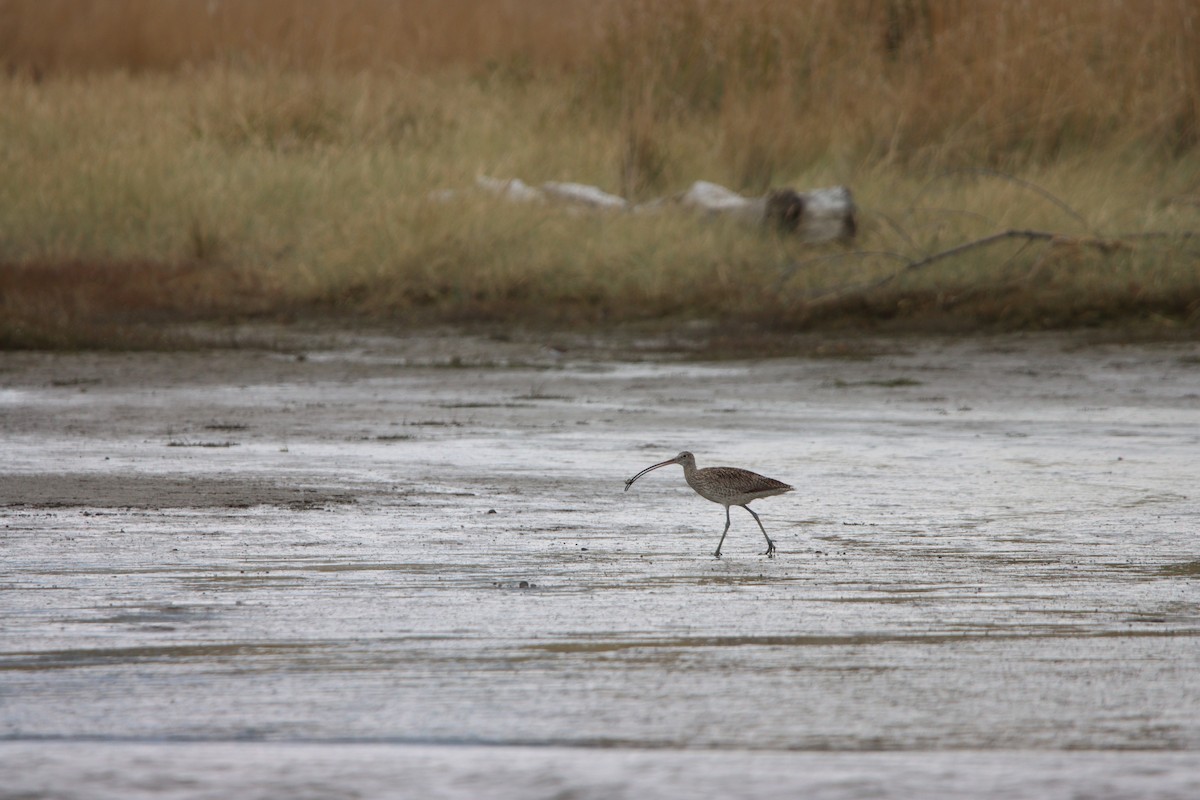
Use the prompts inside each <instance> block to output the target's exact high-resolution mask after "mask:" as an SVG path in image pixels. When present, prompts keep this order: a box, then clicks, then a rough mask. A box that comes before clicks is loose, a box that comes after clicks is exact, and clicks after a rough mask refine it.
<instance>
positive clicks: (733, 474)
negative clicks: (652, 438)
mask: <svg viewBox="0 0 1200 800" xmlns="http://www.w3.org/2000/svg"><path fill="white" fill-rule="evenodd" d="M672 464H678V465H679V466H681V467H683V479H684V480H686V481H687V483H688V486H690V487H692V488H693V489H695V490H696V494H698V495H700V496H701V497H703V498H704V499H705V500H711V501H712V502H714V503H718V504H720V505H723V506H725V530H724V531H722V532H721V541H719V542H717V552H716V553H714V554H713V555H715V556H716V557H717V558H720V557H721V545H723V544H725V534H727V533H729V507H730V506H741V507H742V508H744V509H746V510H747V511H749V512H750V516H752V517H754V521H755V522H757V523H758V528H759V530H761V531H762V534H763V536H764V537H766V540H767V551H766V552H765V553H763V555H764V556H767V557H768V558H774V557H775V543H774V542H773V541H771V537H770V536H767V529H766V528H764V527H763V524H762V520H761V519H759V518H758V514H755V513H754V511H753V510H751V508H750V501H751V500H757V499H759V498H760V497H772V496H773V495H777V494H783V493H784V492H790V491H791V490H792V487H791V486H788V485H787V484H786V483H783V482H781V481H777V480H775V479H774V478H767V477H764V476H762V475H759V474H758V473H757V472H751V471H750V470H748V469H738V468H737V467H705V468H704V469H696V457H695V456H694V455H692V454H691V453H689V452H688V451H686V450H684V451H683V452H682V453H680V454H679V455H677V456H675V457H674V458H672V459H670V460H668V461H664V462H662V463H661V464H655V465H654V466H653V467H646V468H645V469H644V470H642V471H641V472H639V473H638V474H637V475H634V476H633V477H632V478H630V479H629V480H627V481H625V491H627V492H628V491H629V487H630V486H633V482H634V481H636V480H637V479H638V478H640V477H642V476H643V475H645V474H646V473H647V472H650V471H651V470H655V469H658V468H659V467H669V466H670V465H672Z"/></svg>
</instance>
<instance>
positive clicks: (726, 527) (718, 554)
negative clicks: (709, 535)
mask: <svg viewBox="0 0 1200 800" xmlns="http://www.w3.org/2000/svg"><path fill="white" fill-rule="evenodd" d="M747 510H749V509H747ZM727 533H729V506H725V530H723V531H721V541H719V542H717V552H715V553H713V555H714V556H716V557H717V558H720V557H721V545H723V544H725V534H727Z"/></svg>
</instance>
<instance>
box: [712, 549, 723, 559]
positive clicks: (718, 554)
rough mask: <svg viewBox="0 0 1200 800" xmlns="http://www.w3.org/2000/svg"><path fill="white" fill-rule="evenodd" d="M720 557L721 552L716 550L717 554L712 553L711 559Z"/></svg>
mask: <svg viewBox="0 0 1200 800" xmlns="http://www.w3.org/2000/svg"><path fill="white" fill-rule="evenodd" d="M720 557H721V551H720V550H718V551H717V552H715V553H713V558H720Z"/></svg>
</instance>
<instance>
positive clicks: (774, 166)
mask: <svg viewBox="0 0 1200 800" xmlns="http://www.w3.org/2000/svg"><path fill="white" fill-rule="evenodd" d="M0 65H3V66H4V67H5V68H6V73H7V75H6V77H4V78H0V108H3V109H4V113H2V114H0V142H3V145H4V146H3V147H2V148H0V174H3V175H5V181H4V182H0V345H7V346H26V345H31V344H40V345H59V346H67V345H73V344H97V343H102V342H104V341H116V342H118V343H122V344H126V343H128V341H130V338H129V336H127V335H126V333H125V332H127V331H128V330H130V327H129V326H130V324H131V323H132V322H139V321H141V322H145V321H155V320H160V319H178V318H186V319H210V318H228V317H237V316H246V315H271V316H275V317H284V318H290V317H294V316H297V315H304V314H332V315H339V316H347V315H349V316H360V317H361V316H368V317H372V318H388V319H400V320H408V321H433V320H447V319H461V320H467V319H489V320H501V321H506V322H525V323H531V324H547V323H553V324H566V323H575V322H577V321H579V320H584V321H587V322H591V323H600V324H603V323H610V322H620V321H627V320H644V319H678V318H679V317H689V316H690V317H706V318H711V319H717V320H721V321H726V322H731V323H732V322H739V323H741V322H751V323H755V324H759V325H764V326H770V327H775V328H783V329H796V328H802V327H808V326H813V325H822V326H828V325H838V324H854V325H864V324H869V325H891V326H899V327H906V326H907V327H917V328H928V327H941V326H953V327H956V328H971V327H977V326H980V325H983V326H995V327H1009V328H1011V327H1041V326H1061V325H1078V324H1099V323H1113V322H1127V321H1130V320H1136V319H1143V320H1144V319H1154V320H1158V321H1159V322H1160V323H1161V324H1163V325H1176V326H1178V325H1183V326H1185V327H1194V326H1195V323H1196V322H1197V321H1198V318H1200V277H1198V276H1197V273H1198V272H1200V270H1197V255H1196V253H1197V247H1200V243H1198V242H1197V241H1196V240H1191V239H1186V238H1168V239H1162V240H1159V239H1149V240H1142V239H1137V238H1130V239H1129V240H1128V246H1126V247H1123V248H1119V249H1117V250H1115V251H1113V252H1104V251H1101V250H1099V249H1097V248H1092V247H1088V246H1086V245H1079V244H1078V242H1075V243H1072V242H1071V241H1067V240H1063V241H1060V242H1058V243H1055V244H1053V245H1046V244H1029V243H1023V242H1022V241H1020V240H1013V241H1008V242H1002V243H998V244H997V245H994V246H992V247H988V248H985V249H980V250H978V251H972V252H970V253H967V254H964V255H962V256H960V257H957V258H954V259H947V260H945V261H942V262H938V263H935V264H931V265H929V266H928V267H923V268H921V269H919V270H912V271H909V272H906V273H905V274H903V275H902V276H900V277H899V278H897V279H896V280H893V281H891V282H889V283H887V284H886V285H881V286H876V285H875V284H877V282H878V281H879V280H880V279H881V278H883V277H885V276H887V275H889V274H891V273H893V272H894V271H896V270H897V269H898V268H899V267H900V266H901V263H902V262H901V261H900V260H899V259H898V258H897V255H902V256H903V257H904V258H907V259H910V260H916V259H918V258H920V257H921V256H923V255H926V254H928V253H930V252H935V251H937V250H940V249H944V248H947V247H950V246H953V245H954V244H957V243H961V242H963V241H967V240H969V239H971V238H974V237H978V236H983V235H986V234H988V233H992V232H995V231H999V230H1004V229H1006V228H1037V229H1040V230H1049V231H1055V232H1059V233H1062V234H1064V235H1070V236H1080V237H1086V236H1097V235H1103V236H1112V235H1116V234H1124V233H1141V232H1145V231H1191V230H1194V229H1197V226H1198V220H1197V215H1198V208H1200V205H1198V203H1197V197H1198V196H1200V188H1198V187H1200V159H1198V158H1197V145H1198V143H1200V2H1197V1H1196V0H1145V2H1142V1H1140V0H1126V1H1124V2H1121V1H1115V2H1106V3H1078V2H1072V1H1071V0H1044V1H1043V2H1037V3H1034V2H999V0H996V1H995V2H991V1H989V0H984V1H983V2H967V1H966V0H943V1H942V2H938V1H937V0H811V1H810V2H806V3H795V2H784V0H764V2H759V3H744V2H737V0H706V1H702V0H608V2H591V3H584V2H579V1H577V0H571V1H567V2H564V0H448V1H446V2H434V0H240V2H232V1H231V0H176V1H175V2H172V3H163V2H160V0H0ZM981 167H985V168H988V169H992V170H1003V171H1004V172H1006V173H1009V174H1012V175H1014V176H1016V177H1017V178H1019V179H1020V180H1018V181H1014V180H1010V179H1007V178H1004V177H1001V176H998V175H996V174H989V173H981V172H978V171H971V170H977V169H978V168H981ZM481 173H486V174H490V175H496V176H500V177H512V176H515V177H520V178H522V179H524V180H526V181H529V182H533V183H536V182H539V181H544V180H577V181H583V182H587V183H593V184H596V185H599V186H601V187H603V188H605V189H607V190H609V191H613V192H618V193H621V194H623V195H625V196H627V197H630V198H634V199H644V198H647V197H651V196H658V195H662V194H667V193H671V192H675V191H678V190H680V189H682V188H685V187H686V186H687V185H688V184H690V183H691V182H692V181H693V180H697V179H707V180H714V181H717V182H720V183H723V184H725V185H728V186H730V187H732V188H736V189H738V190H741V191H746V192H756V193H757V192H761V191H763V190H764V189H766V188H767V187H769V186H778V185H784V184H787V185H793V186H797V187H799V188H801V189H803V188H807V187H812V186H818V185H828V184H831V183H846V184H849V185H850V186H852V188H853V189H854V190H855V192H856V195H857V197H858V199H859V202H860V204H861V206H862V209H863V216H862V235H861V237H860V240H859V242H858V243H857V244H856V245H855V249H854V251H853V252H848V251H846V250H844V249H840V248H837V247H834V248H812V247H806V246H804V245H803V244H801V243H799V242H795V241H792V240H787V239H782V238H780V237H778V236H775V235H773V234H769V233H764V232H761V231H756V230H748V229H743V228H740V227H737V226H735V225H727V224H710V223H708V222H705V221H703V220H699V219H696V218H692V217H687V216H681V215H663V216H659V217H650V218H647V217H640V216H630V215H602V216H577V215H573V214H570V213H566V212H563V211H561V210H555V209H548V208H545V207H524V206H510V205H504V204H501V203H497V202H495V201H493V200H491V199H489V198H487V197H485V196H480V195H478V194H473V193H470V192H467V193H465V194H463V195H462V196H460V197H459V198H458V199H456V200H455V201H453V202H449V203H433V202H430V201H429V199H428V198H429V194H430V192H433V191H436V190H440V189H447V188H450V189H469V188H470V187H471V185H472V183H473V181H474V178H475V177H476V175H478V174H481ZM1021 181H1025V182H1028V183H1022V182H1021ZM1031 184H1033V185H1036V188H1035V186H1033V185H1031ZM1046 193H1049V194H1052V195H1053V197H1054V198H1057V199H1058V200H1057V202H1056V201H1055V200H1052V199H1048V198H1047V196H1046ZM1063 204H1067V205H1069V206H1071V207H1072V210H1071V211H1067V210H1064V208H1063V207H1062V206H1063ZM859 250H861V251H886V252H887V253H889V254H890V255H886V256H866V255H861V254H860V253H859V252H858V251H859Z"/></svg>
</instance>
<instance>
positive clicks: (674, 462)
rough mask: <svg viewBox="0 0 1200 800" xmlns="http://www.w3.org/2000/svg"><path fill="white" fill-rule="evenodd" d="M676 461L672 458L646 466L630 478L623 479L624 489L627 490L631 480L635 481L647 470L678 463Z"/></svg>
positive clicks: (631, 483)
mask: <svg viewBox="0 0 1200 800" xmlns="http://www.w3.org/2000/svg"><path fill="white" fill-rule="evenodd" d="M678 463H679V462H678V461H676V460H675V459H673V458H672V459H670V460H668V461H664V462H662V463H661V464H655V465H654V466H653V467H646V468H645V469H644V470H642V471H641V472H639V473H638V474H637V475H634V476H633V477H632V478H630V479H629V480H627V481H625V491H627V492H628V491H629V487H630V486H633V482H634V481H636V480H637V479H638V478H640V477H642V476H643V475H645V474H646V473H647V472H652V471H654V470H656V469H658V468H659V467H669V466H671V465H672V464H678Z"/></svg>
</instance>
